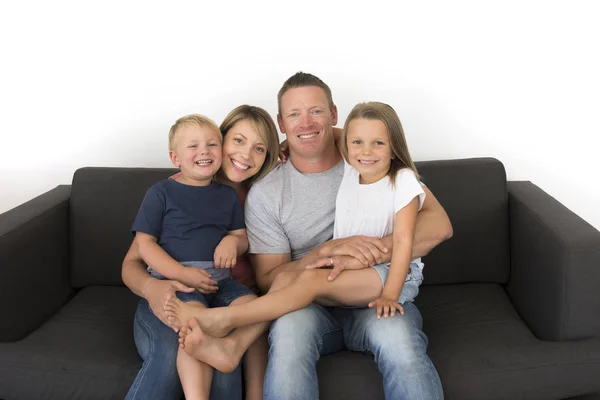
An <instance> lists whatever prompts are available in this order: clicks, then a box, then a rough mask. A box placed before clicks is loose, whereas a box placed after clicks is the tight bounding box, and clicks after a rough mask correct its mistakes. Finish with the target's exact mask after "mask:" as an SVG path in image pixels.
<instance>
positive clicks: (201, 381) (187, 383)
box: [177, 302, 213, 400]
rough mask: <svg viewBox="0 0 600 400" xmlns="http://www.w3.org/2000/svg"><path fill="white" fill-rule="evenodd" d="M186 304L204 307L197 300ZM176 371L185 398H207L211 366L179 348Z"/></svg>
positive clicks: (190, 399) (211, 374) (211, 373)
mask: <svg viewBox="0 0 600 400" xmlns="http://www.w3.org/2000/svg"><path fill="white" fill-rule="evenodd" d="M186 304H187V305H188V306H190V307H195V308H205V307H204V305H203V304H200V303H198V302H189V303H186ZM177 372H178V374H179V379H180V380H181V386H183V392H184V394H185V398H186V399H187V400H192V399H205V400H208V396H209V393H210V387H211V381H212V377H213V368H212V367H211V366H210V365H208V364H205V363H203V362H202V361H198V360H196V359H195V358H193V357H192V356H190V355H189V354H188V353H186V352H185V351H184V349H183V348H180V349H179V350H178V352H177Z"/></svg>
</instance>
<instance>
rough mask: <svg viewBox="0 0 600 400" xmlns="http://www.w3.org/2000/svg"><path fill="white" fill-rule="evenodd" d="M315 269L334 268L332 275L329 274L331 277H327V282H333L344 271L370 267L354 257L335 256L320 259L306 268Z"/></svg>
mask: <svg viewBox="0 0 600 400" xmlns="http://www.w3.org/2000/svg"><path fill="white" fill-rule="evenodd" d="M315 268H332V269H331V273H330V274H329V276H327V280H328V281H332V280H334V279H335V278H337V276H338V275H339V274H341V273H342V271H344V270H347V269H363V268H368V267H367V266H365V265H364V264H363V263H361V262H360V261H358V260H357V259H356V258H354V257H350V256H334V257H326V258H320V259H319V260H317V261H315V262H314V263H311V264H309V265H307V266H306V269H315Z"/></svg>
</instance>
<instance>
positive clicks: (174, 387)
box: [125, 292, 242, 400]
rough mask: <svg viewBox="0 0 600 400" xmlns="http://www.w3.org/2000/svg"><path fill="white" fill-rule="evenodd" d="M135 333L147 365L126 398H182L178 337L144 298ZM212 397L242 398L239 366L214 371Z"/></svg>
mask: <svg viewBox="0 0 600 400" xmlns="http://www.w3.org/2000/svg"><path fill="white" fill-rule="evenodd" d="M178 293H179V292H178ZM133 334H134V340H135V345H136V346H137V350H138V353H139V354H140V356H141V357H142V359H143V360H144V363H143V364H142V368H141V369H140V371H139V372H138V374H137V376H136V378H135V380H134V381H133V384H132V385H131V388H130V389H129V392H128V393H127V396H126V397H125V398H126V399H127V400H132V399H140V400H146V399H165V400H170V399H177V400H179V399H181V397H182V395H183V389H182V388H181V384H180V382H179V376H178V375H177V365H176V359H177V349H178V346H179V344H178V342H177V339H178V335H177V334H176V333H175V332H174V331H173V330H172V329H170V328H169V327H167V326H166V325H164V324H163V323H162V322H161V321H160V320H159V319H158V318H156V316H155V315H154V313H152V310H151V309H150V305H149V304H148V302H147V301H146V300H145V299H141V300H140V302H139V304H138V308H137V311H136V312H135V317H134V323H133ZM210 398H211V399H214V400H221V399H222V400H229V399H232V400H238V399H241V398H242V373H241V369H240V367H239V366H238V367H237V368H236V370H235V371H233V372H232V373H231V374H223V373H221V372H219V371H217V370H215V371H214V374H213V380H212V385H211V388H210Z"/></svg>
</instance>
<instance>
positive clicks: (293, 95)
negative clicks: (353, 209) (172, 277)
mask: <svg viewBox="0 0 600 400" xmlns="http://www.w3.org/2000/svg"><path fill="white" fill-rule="evenodd" d="M278 106H279V114H278V116H277V120H278V123H279V127H280V129H281V132H282V133H284V134H285V135H286V136H287V141H288V146H289V153H290V156H289V161H288V162H287V163H285V164H282V165H280V166H279V167H278V168H276V169H275V170H274V171H272V172H271V173H270V174H269V175H268V176H267V177H265V178H264V179H263V180H261V181H259V182H257V183H256V184H255V185H254V187H253V188H252V189H251V191H250V193H249V195H248V199H247V202H246V225H247V232H248V239H249V241H250V253H251V260H252V264H253V266H254V268H255V271H256V278H257V282H258V284H259V286H260V287H261V289H262V290H263V291H266V290H268V288H269V287H270V285H271V284H272V282H273V280H274V278H275V276H276V275H277V274H279V273H280V272H282V271H286V270H291V269H304V268H305V267H306V265H308V264H309V263H311V262H312V261H314V260H316V259H318V258H323V257H331V259H332V262H333V265H334V266H335V268H334V270H333V272H332V274H331V276H330V278H335V276H336V275H337V274H339V273H340V272H341V271H342V270H343V269H358V268H365V267H367V266H368V265H372V264H374V263H381V262H389V260H390V256H391V251H389V250H388V251H386V249H391V248H392V238H391V236H390V237H386V238H383V239H381V240H379V239H377V238H366V237H351V238H346V239H339V240H330V239H331V238H332V236H333V224H334V215H335V209H334V208H335V198H336V195H337V190H338V187H339V184H340V182H341V179H342V175H343V162H342V157H341V155H340V153H339V151H338V150H337V148H336V146H335V142H334V137H333V132H332V127H333V125H335V124H337V108H336V106H335V105H334V103H333V99H332V95H331V90H330V89H329V87H328V86H327V85H326V84H325V83H324V82H323V81H321V80H320V79H319V78H317V77H315V76H314V75H311V74H306V73H302V72H299V73H297V74H295V75H293V76H292V77H290V78H289V79H288V80H287V81H286V82H285V83H284V85H283V87H282V88H281V90H280V91H279V95H278ZM424 190H425V192H426V198H425V203H424V204H423V207H422V210H421V212H420V213H419V216H418V219H417V228H416V232H415V239H414V247H413V258H416V257H420V256H424V255H426V254H427V253H428V252H429V251H430V250H431V249H433V248H434V247H435V246H436V245H437V244H439V243H440V242H441V241H443V240H445V239H447V238H449V237H450V236H451V235H452V227H451V225H450V222H449V220H448V217H447V215H446V213H445V212H444V210H443V208H442V207H441V206H440V205H439V203H438V202H437V200H436V199H435V197H434V196H433V195H432V193H431V192H430V191H429V190H428V189H427V188H424ZM421 326H422V319H421V315H420V313H419V311H418V309H417V307H416V306H415V305H414V304H413V303H406V304H405V305H404V315H399V314H397V315H396V316H395V317H391V318H387V319H382V320H377V317H376V313H375V311H374V310H372V309H369V308H352V309H349V308H337V307H323V306H321V305H318V304H316V303H313V304H311V305H310V306H308V307H306V308H304V309H302V310H298V311H295V312H292V313H289V314H287V315H285V316H283V317H281V318H279V319H278V320H276V321H275V322H273V324H272V326H271V332H270V335H269V342H270V346H271V348H270V351H269V364H268V367H267V375H266V378H265V399H286V400H288V399H316V398H318V383H317V373H316V363H317V361H318V358H319V356H320V355H326V354H330V353H333V352H336V351H340V350H342V349H344V348H347V349H350V350H355V351H369V352H371V353H372V354H374V355H375V359H376V362H377V365H378V367H379V370H380V372H381V373H382V374H383V380H384V391H385V395H386V398H388V399H416V398H423V399H436V398H442V397H443V394H442V388H441V383H440V380H439V376H438V375H437V372H436V371H435V368H434V366H433V364H432V363H431V360H430V359H429V357H428V356H427V355H426V347H427V338H426V336H425V335H424V333H423V332H422V331H421Z"/></svg>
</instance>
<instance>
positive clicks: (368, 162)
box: [358, 160, 376, 164]
mask: <svg viewBox="0 0 600 400" xmlns="http://www.w3.org/2000/svg"><path fill="white" fill-rule="evenodd" d="M358 162H359V163H361V164H375V162H376V161H372V160H359V161H358Z"/></svg>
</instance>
